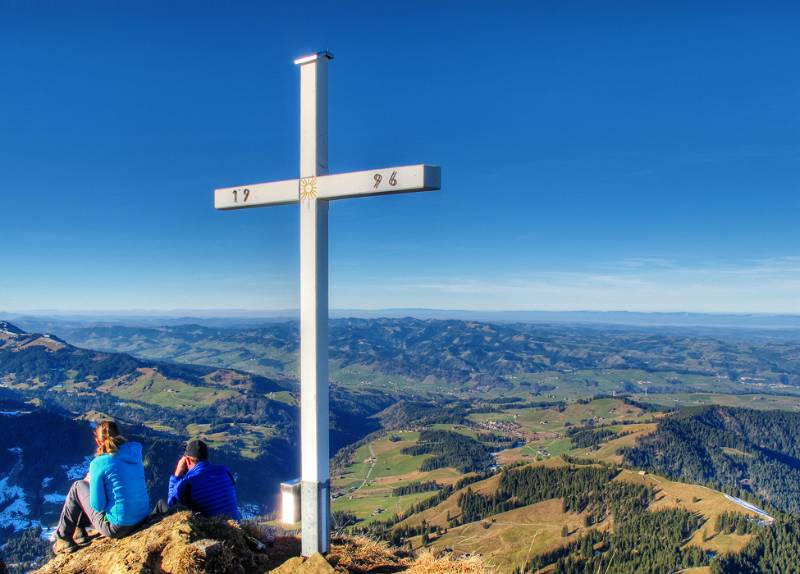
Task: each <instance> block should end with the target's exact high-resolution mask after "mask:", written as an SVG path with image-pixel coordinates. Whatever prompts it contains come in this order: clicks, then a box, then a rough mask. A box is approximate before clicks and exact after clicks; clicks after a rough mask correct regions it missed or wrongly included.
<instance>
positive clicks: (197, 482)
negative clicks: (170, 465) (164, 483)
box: [167, 440, 242, 521]
mask: <svg viewBox="0 0 800 574" xmlns="http://www.w3.org/2000/svg"><path fill="white" fill-rule="evenodd" d="M235 486H236V481H235V480H234V479H233V475H232V474H231V472H230V471H229V470H228V469H227V468H226V467H224V466H220V465H217V464H211V463H210V462H208V446H206V443H204V442H203V441H201V440H193V441H190V442H189V443H188V444H187V445H186V451H185V452H184V455H183V456H182V457H181V459H180V460H179V461H178V466H177V467H175V474H174V475H173V476H171V477H170V478H169V496H168V497H167V505H168V506H175V505H176V504H178V503H181V504H183V505H184V506H186V507H187V508H189V509H190V510H193V511H194V512H199V513H200V514H203V515H205V516H226V517H228V518H232V519H233V520H236V521H238V520H241V519H242V516H241V514H240V513H239V507H238V505H237V501H236V488H235Z"/></svg>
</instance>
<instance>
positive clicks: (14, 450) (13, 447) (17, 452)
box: [8, 446, 22, 456]
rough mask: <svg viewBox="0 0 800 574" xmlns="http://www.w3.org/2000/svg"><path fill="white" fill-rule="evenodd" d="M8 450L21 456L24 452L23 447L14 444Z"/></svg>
mask: <svg viewBox="0 0 800 574" xmlns="http://www.w3.org/2000/svg"><path fill="white" fill-rule="evenodd" d="M8 452H10V453H13V454H15V455H17V456H19V455H21V454H22V448H21V447H18V446H12V447H11V448H10V449H8Z"/></svg>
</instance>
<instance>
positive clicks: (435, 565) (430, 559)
mask: <svg viewBox="0 0 800 574" xmlns="http://www.w3.org/2000/svg"><path fill="white" fill-rule="evenodd" d="M405 572H406V574H488V573H489V572H492V570H489V569H488V568H487V567H486V566H485V565H484V563H483V561H482V560H481V559H480V558H479V557H477V556H466V557H460V558H457V557H454V556H453V555H452V554H440V555H438V556H437V555H436V554H434V553H433V552H430V551H425V552H422V553H421V554H420V555H419V557H418V558H417V560H416V561H415V562H414V564H413V565H412V566H411V568H409V569H408V570H406V571H405Z"/></svg>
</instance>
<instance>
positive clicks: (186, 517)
mask: <svg viewBox="0 0 800 574" xmlns="http://www.w3.org/2000/svg"><path fill="white" fill-rule="evenodd" d="M264 533H265V530H264V529H263V528H261V527H258V526H255V525H253V524H249V523H245V524H244V525H242V526H240V525H238V524H236V523H235V522H231V521H226V520H220V519H208V518H203V517H201V516H198V515H195V514H191V513H190V512H179V513H176V514H173V515H170V516H168V517H166V518H164V519H163V520H160V521H158V522H155V523H152V524H150V525H147V526H145V527H143V528H142V529H140V530H139V531H137V532H135V533H134V534H132V535H130V536H128V537H126V538H123V539H119V540H112V539H108V538H101V539H97V540H95V541H94V542H92V543H91V544H90V545H88V546H86V547H84V548H82V549H80V550H78V551H76V552H74V553H72V554H61V555H58V556H56V557H55V558H53V559H52V560H50V561H49V562H48V563H47V564H45V565H44V566H43V567H41V568H40V569H39V570H36V571H35V572H33V573H32V574H201V573H202V574H267V573H275V574H327V573H334V572H338V573H340V574H343V573H354V574H369V573H375V574H377V573H386V572H405V573H407V574H433V573H441V574H444V573H453V574H456V573H463V574H482V573H483V572H484V571H485V570H484V567H483V565H482V563H481V562H480V560H478V559H477V558H475V557H465V558H457V557H452V556H450V555H446V554H445V555H441V556H434V555H433V554H431V553H430V552H423V553H421V554H420V555H419V556H416V557H415V556H412V555H411V554H409V553H407V552H404V551H401V550H399V549H394V548H391V547H389V546H388V545H387V544H385V543H380V542H376V541H373V540H370V539H368V538H364V537H358V536H346V537H334V539H333V542H332V548H331V552H330V553H329V554H328V555H327V556H322V555H320V554H315V555H313V556H311V557H309V558H303V557H301V556H300V555H299V554H300V540H299V539H298V538H297V537H294V536H284V537H278V538H275V539H273V540H267V539H266V536H264ZM267 542H268V543H269V546H267V545H266V544H265V543H267Z"/></svg>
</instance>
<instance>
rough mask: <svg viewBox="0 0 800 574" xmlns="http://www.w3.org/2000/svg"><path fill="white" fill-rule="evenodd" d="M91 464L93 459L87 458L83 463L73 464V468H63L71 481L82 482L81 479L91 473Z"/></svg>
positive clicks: (63, 466)
mask: <svg viewBox="0 0 800 574" xmlns="http://www.w3.org/2000/svg"><path fill="white" fill-rule="evenodd" d="M91 462H92V457H91V456H87V457H85V458H84V459H83V461H82V462H79V463H78V464H73V465H72V466H68V465H66V464H62V465H61V468H63V469H64V472H65V473H66V475H67V478H68V479H69V480H80V479H81V478H83V477H84V476H86V473H87V472H89V465H90V464H91Z"/></svg>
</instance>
